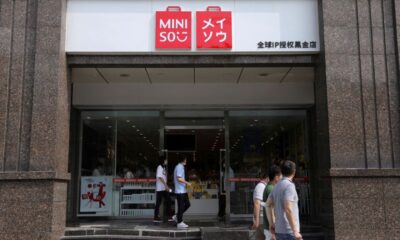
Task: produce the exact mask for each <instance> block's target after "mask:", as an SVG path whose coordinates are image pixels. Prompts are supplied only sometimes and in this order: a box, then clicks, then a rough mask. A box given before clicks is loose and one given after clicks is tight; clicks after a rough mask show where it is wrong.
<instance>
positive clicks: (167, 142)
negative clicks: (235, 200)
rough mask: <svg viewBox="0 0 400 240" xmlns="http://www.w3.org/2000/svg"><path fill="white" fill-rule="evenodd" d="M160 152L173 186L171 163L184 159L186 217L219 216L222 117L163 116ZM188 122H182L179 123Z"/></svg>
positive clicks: (221, 204)
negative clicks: (163, 157) (166, 123)
mask: <svg viewBox="0 0 400 240" xmlns="http://www.w3.org/2000/svg"><path fill="white" fill-rule="evenodd" d="M166 121H167V122H168V125H167V126H165V131H164V146H165V149H164V152H165V154H166V155H167V158H168V174H169V176H170V177H169V179H170V181H169V184H170V185H171V186H173V172H174V168H175V166H176V165H177V164H178V163H179V162H180V161H181V160H182V158H184V157H186V158H187V165H186V179H187V180H188V181H189V182H190V183H191V184H192V186H191V187H189V188H188V195H189V199H190V202H191V207H190V208H189V209H188V211H187V212H186V215H188V216H199V217H200V216H203V217H206V216H208V217H216V216H217V215H219V216H223V213H224V212H225V209H222V208H223V206H225V202H223V203H221V201H226V200H225V199H222V198H220V195H221V192H220V190H221V188H220V186H221V184H222V183H221V179H222V178H221V176H222V175H221V174H222V173H221V170H222V166H221V163H222V161H223V159H222V158H221V154H220V152H221V150H222V149H224V148H225V131H224V125H223V123H224V120H223V119H218V118H216V119H204V118H202V119H199V118H197V119H196V118H187V119H182V118H181V119H173V118H172V119H167V120H166ZM185 123H186V124H188V125H182V124H185Z"/></svg>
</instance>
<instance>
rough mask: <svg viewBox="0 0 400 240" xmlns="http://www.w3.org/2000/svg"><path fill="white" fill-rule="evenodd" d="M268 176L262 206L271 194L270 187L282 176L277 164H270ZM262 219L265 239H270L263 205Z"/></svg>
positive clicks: (270, 234)
mask: <svg viewBox="0 0 400 240" xmlns="http://www.w3.org/2000/svg"><path fill="white" fill-rule="evenodd" d="M268 178H269V182H268V184H267V186H266V187H265V190H264V195H263V203H264V206H266V205H265V202H266V201H267V199H268V196H269V194H271V192H272V189H273V188H274V186H275V185H276V184H277V183H278V182H279V181H280V180H281V178H282V172H281V168H280V167H279V166H277V165H272V166H271V167H270V168H269V172H268ZM263 219H264V235H265V240H271V239H273V235H272V233H271V232H270V231H269V224H268V219H267V211H266V209H265V207H264V208H263Z"/></svg>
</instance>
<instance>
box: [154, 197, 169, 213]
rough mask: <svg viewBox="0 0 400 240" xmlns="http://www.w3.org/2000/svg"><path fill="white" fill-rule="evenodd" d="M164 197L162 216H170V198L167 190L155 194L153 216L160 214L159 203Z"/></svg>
mask: <svg viewBox="0 0 400 240" xmlns="http://www.w3.org/2000/svg"><path fill="white" fill-rule="evenodd" d="M163 199H164V213H166V214H164V216H165V215H166V216H167V217H170V214H171V198H170V197H169V192H168V191H158V192H157V195H156V208H155V209H154V217H159V216H160V215H159V214H160V205H161V202H162V200H163Z"/></svg>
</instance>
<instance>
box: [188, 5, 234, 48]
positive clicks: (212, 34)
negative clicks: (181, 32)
mask: <svg viewBox="0 0 400 240" xmlns="http://www.w3.org/2000/svg"><path fill="white" fill-rule="evenodd" d="M213 9H214V10H213ZM196 36H197V38H196V41H197V48H217V49H218V48H225V49H231V48H232V14H231V12H222V11H221V8H220V7H218V6H216V7H207V11H201V12H196Z"/></svg>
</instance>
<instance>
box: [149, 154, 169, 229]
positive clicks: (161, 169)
mask: <svg viewBox="0 0 400 240" xmlns="http://www.w3.org/2000/svg"><path fill="white" fill-rule="evenodd" d="M166 166H167V158H166V157H165V156H161V157H160V158H159V164H158V167H157V173H156V177H157V180H156V207H155V209H154V220H153V222H162V220H161V218H160V215H159V213H160V205H161V202H162V201H164V210H165V211H164V213H166V214H167V217H170V216H171V215H169V214H170V213H171V211H170V209H171V201H170V197H169V191H170V188H169V187H168V185H167V170H166ZM163 199H164V200H163Z"/></svg>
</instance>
